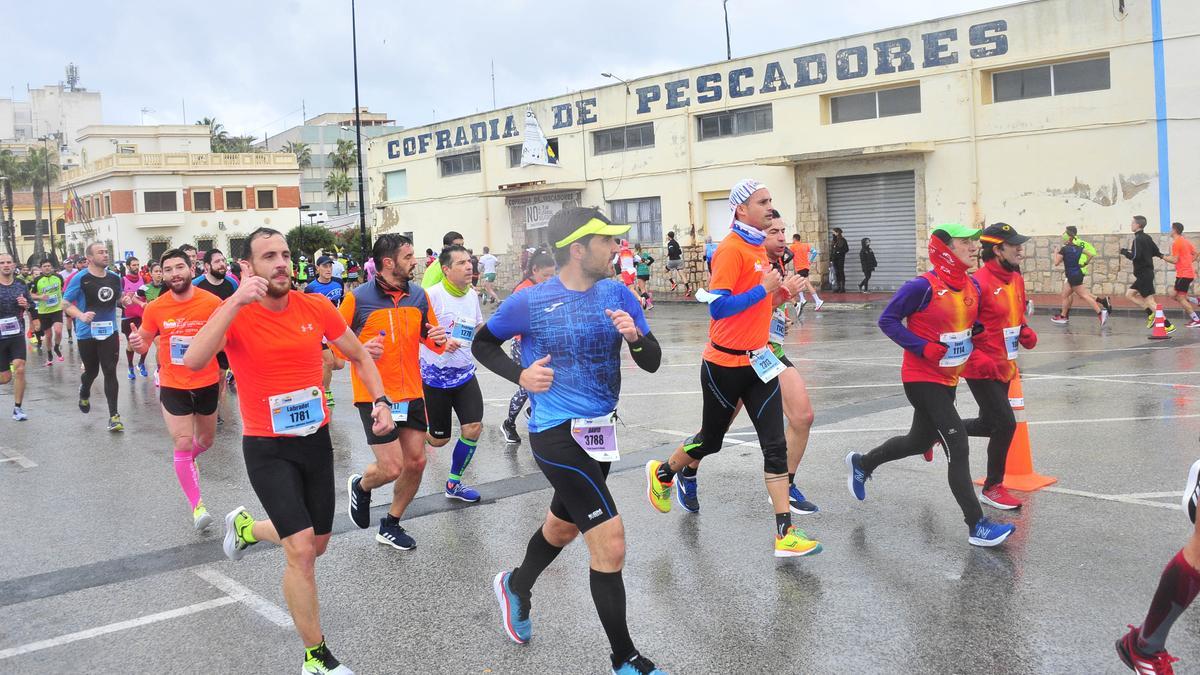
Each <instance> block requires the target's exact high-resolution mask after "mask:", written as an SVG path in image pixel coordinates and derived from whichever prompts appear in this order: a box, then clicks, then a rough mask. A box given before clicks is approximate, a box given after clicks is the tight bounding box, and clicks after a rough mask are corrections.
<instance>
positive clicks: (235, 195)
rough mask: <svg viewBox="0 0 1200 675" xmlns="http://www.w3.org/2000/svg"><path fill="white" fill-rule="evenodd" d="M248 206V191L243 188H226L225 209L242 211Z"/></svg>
mask: <svg viewBox="0 0 1200 675" xmlns="http://www.w3.org/2000/svg"><path fill="white" fill-rule="evenodd" d="M244 208H246V193H244V192H242V191H241V190H225V210H226V211H241V210H242V209H244Z"/></svg>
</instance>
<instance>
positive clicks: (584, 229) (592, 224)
mask: <svg viewBox="0 0 1200 675" xmlns="http://www.w3.org/2000/svg"><path fill="white" fill-rule="evenodd" d="M630 227H631V226H630V225H614V224H612V223H606V222H604V221H603V220H600V219H599V218H592V219H591V220H589V221H587V222H586V223H584V224H583V225H581V226H579V228H578V229H576V230H575V231H574V232H572V233H571V234H569V235H567V236H565V237H563V238H562V239H559V240H558V241H556V242H555V243H554V248H563V247H564V246H569V245H571V243H573V242H575V241H576V240H578V239H582V238H583V237H586V236H588V235H591V234H599V235H606V236H612V237H615V236H616V235H618V234H625V233H626V232H628V231H629V228H630Z"/></svg>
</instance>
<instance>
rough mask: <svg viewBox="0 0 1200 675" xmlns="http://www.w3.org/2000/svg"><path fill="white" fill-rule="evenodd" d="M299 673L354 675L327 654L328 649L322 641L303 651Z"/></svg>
mask: <svg viewBox="0 0 1200 675" xmlns="http://www.w3.org/2000/svg"><path fill="white" fill-rule="evenodd" d="M300 672H301V673H302V674H304V675H308V674H309V673H311V674H313V675H354V671H352V670H350V669H349V668H347V667H346V666H344V665H342V664H341V662H340V661H338V660H337V658H336V657H335V656H334V655H333V654H331V653H329V647H326V646H325V641H324V640H322V641H321V644H319V645H317V646H316V647H308V648H306V649H305V650H304V669H303V670H302V671H300Z"/></svg>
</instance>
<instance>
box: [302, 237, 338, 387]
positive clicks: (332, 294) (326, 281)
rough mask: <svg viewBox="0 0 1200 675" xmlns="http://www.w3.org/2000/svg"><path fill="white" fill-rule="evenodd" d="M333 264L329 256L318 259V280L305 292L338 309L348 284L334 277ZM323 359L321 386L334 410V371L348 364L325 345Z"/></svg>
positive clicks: (310, 284)
mask: <svg viewBox="0 0 1200 675" xmlns="http://www.w3.org/2000/svg"><path fill="white" fill-rule="evenodd" d="M333 263H334V261H333V258H330V257H329V256H321V257H320V258H317V278H316V279H313V280H312V281H310V282H308V285H307V286H305V287H304V292H305V293H317V294H319V295H323V296H325V297H327V298H329V301H330V302H332V303H333V306H334V307H337V306H338V305H340V304H342V297H343V296H344V295H345V294H346V284H345V282H344V281H342V280H341V279H340V278H338V277H335V276H334V275H333ZM321 358H322V361H321V384H322V385H323V386H324V387H325V404H326V405H328V406H329V407H330V408H332V407H333V406H334V400H333V390H332V389H330V388H329V384H330V383H331V382H332V381H333V371H335V370H341V369H342V368H344V367H346V362H345V361H343V360H342V359H340V358H338V356H337V355H336V354H334V353H333V350H331V349H330V348H329V345H328V344H324V343H322V344H321Z"/></svg>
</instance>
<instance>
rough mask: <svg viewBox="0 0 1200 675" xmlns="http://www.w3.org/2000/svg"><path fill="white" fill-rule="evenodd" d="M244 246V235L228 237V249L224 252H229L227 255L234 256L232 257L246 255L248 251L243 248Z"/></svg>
mask: <svg viewBox="0 0 1200 675" xmlns="http://www.w3.org/2000/svg"><path fill="white" fill-rule="evenodd" d="M245 248H246V238H245V237H230V238H229V250H228V251H226V253H227V254H229V257H231V258H234V259H240V258H244V257H248V256H249V251H245V250H243V249H245Z"/></svg>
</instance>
